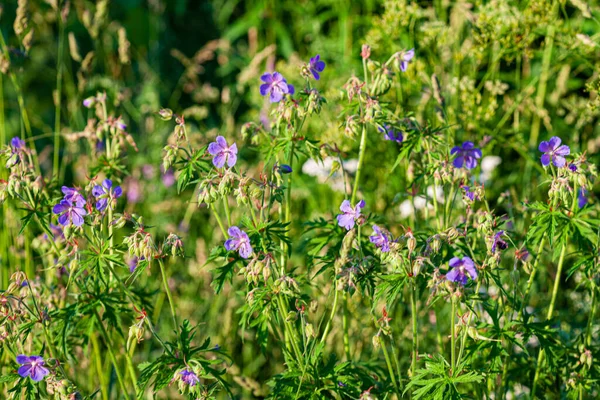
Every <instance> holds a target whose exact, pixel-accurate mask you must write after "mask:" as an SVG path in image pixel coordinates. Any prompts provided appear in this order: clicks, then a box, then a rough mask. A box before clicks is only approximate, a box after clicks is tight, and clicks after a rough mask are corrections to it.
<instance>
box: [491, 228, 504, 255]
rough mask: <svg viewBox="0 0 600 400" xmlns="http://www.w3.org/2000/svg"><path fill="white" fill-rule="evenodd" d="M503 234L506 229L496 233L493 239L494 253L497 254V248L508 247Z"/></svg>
mask: <svg viewBox="0 0 600 400" xmlns="http://www.w3.org/2000/svg"><path fill="white" fill-rule="evenodd" d="M503 235H504V231H498V232H497V233H496V234H495V235H494V238H493V239H492V254H495V253H496V250H497V249H500V250H505V249H506V248H507V247H508V244H507V243H506V242H505V241H504V240H503V239H502V236H503Z"/></svg>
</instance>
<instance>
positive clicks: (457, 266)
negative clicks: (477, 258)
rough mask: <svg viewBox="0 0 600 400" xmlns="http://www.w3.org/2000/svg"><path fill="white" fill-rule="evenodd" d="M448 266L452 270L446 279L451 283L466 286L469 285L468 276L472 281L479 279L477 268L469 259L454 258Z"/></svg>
mask: <svg viewBox="0 0 600 400" xmlns="http://www.w3.org/2000/svg"><path fill="white" fill-rule="evenodd" d="M448 264H449V265H450V268H452V270H451V271H449V272H448V273H447V274H446V279H447V280H449V281H450V282H458V283H460V284H461V285H463V286H464V285H466V284H467V280H468V277H467V274H468V275H469V276H470V277H471V279H477V268H475V263H474V262H473V260H471V259H470V258H469V257H464V258H458V257H452V258H451V259H450V262H449V263H448Z"/></svg>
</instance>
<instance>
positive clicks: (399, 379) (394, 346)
mask: <svg viewBox="0 0 600 400" xmlns="http://www.w3.org/2000/svg"><path fill="white" fill-rule="evenodd" d="M390 346H391V348H392V357H393V358H394V364H395V365H396V373H397V374H398V383H399V386H400V391H402V390H403V389H404V388H403V386H402V370H401V369H400V363H399V362H398V354H396V345H395V343H394V338H393V336H392V335H390Z"/></svg>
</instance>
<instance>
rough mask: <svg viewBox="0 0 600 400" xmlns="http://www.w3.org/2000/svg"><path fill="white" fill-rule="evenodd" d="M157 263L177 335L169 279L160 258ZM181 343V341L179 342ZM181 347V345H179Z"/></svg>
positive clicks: (177, 325) (175, 315)
mask: <svg viewBox="0 0 600 400" xmlns="http://www.w3.org/2000/svg"><path fill="white" fill-rule="evenodd" d="M158 265H159V267H160V274H161V276H162V280H163V285H164V287H165V293H166V295H167V299H168V301H169V307H170V308H171V317H172V318H173V327H174V329H175V332H177V336H179V323H178V322H177V313H176V312H175V303H174V302H173V296H172V295H171V289H170V288H169V281H168V279H167V273H166V272H165V265H164V263H163V261H162V260H160V259H159V260H158ZM179 342H181V338H179ZM180 344H181V343H180ZM181 348H182V349H183V346H182V347H181Z"/></svg>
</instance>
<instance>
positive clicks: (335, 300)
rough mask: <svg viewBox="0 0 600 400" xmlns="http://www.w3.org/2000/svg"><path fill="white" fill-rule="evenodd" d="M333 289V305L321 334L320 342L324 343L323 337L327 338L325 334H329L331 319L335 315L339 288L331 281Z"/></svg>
mask: <svg viewBox="0 0 600 400" xmlns="http://www.w3.org/2000/svg"><path fill="white" fill-rule="evenodd" d="M333 290H335V294H334V295H333V306H332V307H331V314H329V320H327V324H325V329H324V330H323V336H321V343H324V342H325V339H327V335H328V334H329V329H331V321H332V320H333V318H334V317H335V312H336V311H337V305H338V298H339V296H338V293H339V290H337V287H336V282H333Z"/></svg>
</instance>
